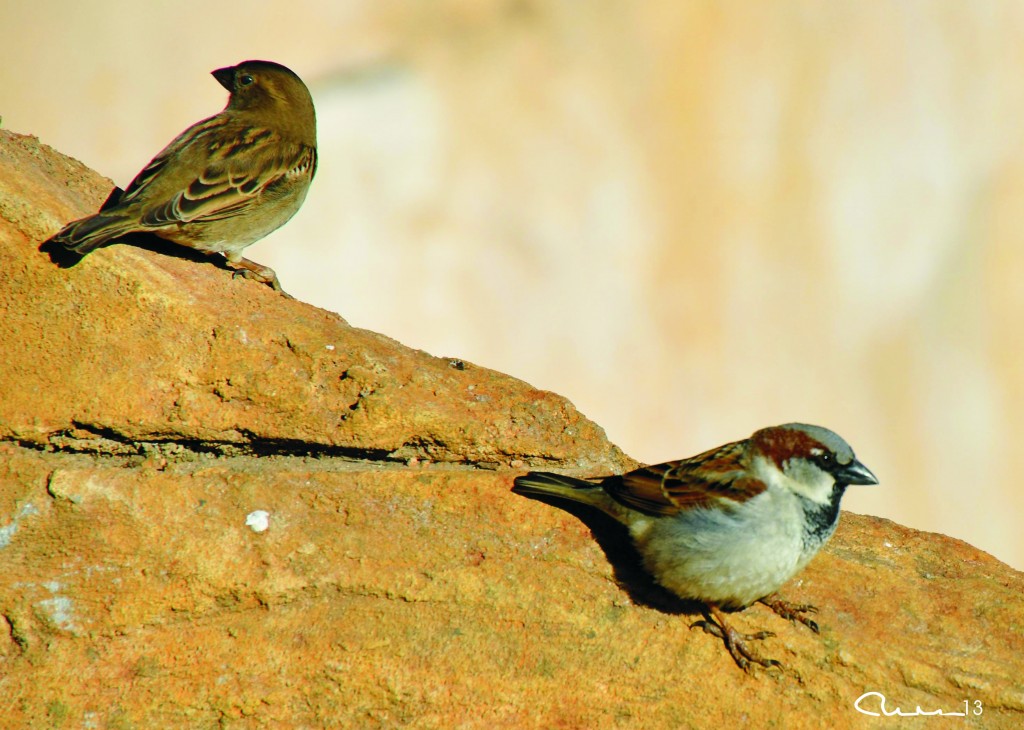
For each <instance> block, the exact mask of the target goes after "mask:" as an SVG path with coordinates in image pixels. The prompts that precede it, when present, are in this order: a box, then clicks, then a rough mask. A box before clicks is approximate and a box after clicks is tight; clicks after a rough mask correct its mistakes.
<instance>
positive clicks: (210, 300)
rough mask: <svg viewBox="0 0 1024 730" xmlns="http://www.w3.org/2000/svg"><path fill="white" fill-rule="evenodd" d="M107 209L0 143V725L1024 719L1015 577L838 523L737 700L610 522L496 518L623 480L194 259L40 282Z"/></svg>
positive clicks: (65, 165)
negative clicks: (65, 244)
mask: <svg viewBox="0 0 1024 730" xmlns="http://www.w3.org/2000/svg"><path fill="white" fill-rule="evenodd" d="M108 186H109V183H105V182H104V181H102V180H101V179H99V178H98V177H96V176H94V175H93V174H92V173H90V172H88V171H87V170H85V169H84V168H82V167H81V166H80V165H77V164H76V163H74V162H72V161H69V160H67V159H66V158H63V157H61V156H60V155H59V154H57V153H55V152H53V151H52V150H50V149H48V148H46V147H45V146H43V145H40V144H38V142H36V141H35V140H33V139H31V138H26V137H20V136H17V135H13V134H10V133H8V132H2V131H0V342H2V343H3V347H4V357H3V358H2V360H0V383H3V389H2V395H0V565H2V566H3V569H2V570H0V717H2V718H3V721H2V722H0V725H3V726H10V727H39V726H60V725H63V726H65V727H79V726H83V725H85V726H97V727H122V726H124V727H210V726H214V725H217V724H221V725H226V726H229V727H295V726H300V727H301V726H305V727H359V728H364V727H396V726H413V727H438V728H449V727H487V728H492V727H509V728H520V727H543V728H605V727H607V728H613V727H614V728H622V727H634V728H679V727H704V726H734V725H744V724H745V725H748V726H751V727H766V726H772V725H780V726H781V725H785V726H786V727H820V726H823V725H826V724H828V725H830V726H832V727H839V728H843V727H861V726H864V725H865V724H866V721H867V718H866V716H865V715H863V714H860V713H858V711H857V710H856V709H855V707H854V704H855V702H856V701H857V698H858V697H860V696H861V695H864V694H865V693H868V692H879V693H882V694H884V695H885V697H886V699H887V705H886V707H887V708H888V709H889V710H892V709H893V708H895V707H896V706H899V707H900V708H902V709H903V710H904V711H905V712H909V711H913V710H914V709H915V708H916V707H917V706H918V705H919V706H920V707H921V709H923V710H928V711H932V710H938V709H942V710H945V711H947V712H956V711H962V710H963V709H964V707H965V705H964V702H968V705H967V707H968V708H970V709H971V711H974V710H975V709H976V708H977V707H980V708H981V710H982V712H983V715H982V716H980V717H972V718H971V720H970V721H971V722H972V723H974V725H975V726H977V727H991V728H1001V727H1006V728H1010V727H1019V726H1020V725H1021V723H1022V722H1024V686H1022V683H1021V677H1022V676H1024V662H1022V659H1021V657H1022V656H1024V633H1022V630H1021V627H1022V626H1024V601H1022V600H1021V596H1022V595H1024V576H1022V575H1021V574H1020V573H1018V572H1015V571H1013V570H1011V569H1010V568H1008V567H1007V566H1005V565H1003V564H1001V563H999V562H998V561H997V560H995V559H994V558H992V557H990V556H988V555H986V554H984V553H982V552H980V551H978V550H976V549H974V548H971V547H970V546H968V545H966V544H964V543H961V542H958V541H956V540H952V539H949V538H946V537H943V536H940V535H931V534H926V533H920V532H915V531H913V530H909V529H906V528H903V527H900V526H898V525H895V524H893V523H891V522H887V521H885V520H880V519H875V518H870V517H861V516H858V515H852V514H844V516H843V519H842V521H841V524H840V527H839V530H838V532H837V534H836V537H835V538H834V539H833V541H832V543H831V544H830V545H829V546H828V547H827V548H826V549H825V550H824V551H823V553H822V555H820V556H819V557H818V558H817V559H816V560H815V561H814V562H813V563H812V564H811V566H810V567H809V568H808V569H807V570H806V571H805V572H804V573H803V574H802V575H800V576H798V577H797V578H796V579H795V580H794V581H793V582H792V583H791V584H790V585H789V586H787V588H786V589H785V595H786V597H788V598H789V599H791V600H796V601H807V602H810V603H813V604H816V605H817V606H818V607H819V608H820V613H819V614H818V615H817V616H816V620H818V623H819V624H820V625H821V627H822V634H821V635H820V636H818V635H814V634H812V633H811V632H809V631H807V630H806V629H805V628H803V627H800V626H793V625H789V624H787V623H786V622H783V621H781V620H780V619H778V618H777V617H776V616H774V615H772V614H771V613H770V612H769V611H768V610H767V609H762V608H760V607H755V608H752V609H750V610H748V611H747V612H745V613H743V614H742V615H740V616H738V617H737V618H736V621H737V625H738V626H739V627H741V628H745V629H748V630H759V629H768V630H772V631H775V632H776V633H777V636H776V637H775V638H773V639H769V640H767V641H766V642H765V644H764V651H765V653H766V654H767V655H769V656H772V657H775V658H777V659H779V660H781V661H782V662H783V663H784V664H785V665H786V671H785V672H784V673H777V672H759V673H757V674H756V675H755V676H753V677H749V676H747V675H745V674H744V673H743V672H741V671H740V670H739V669H737V668H736V666H735V665H734V664H733V663H732V660H731V659H730V658H729V656H728V654H727V653H726V652H725V651H724V649H723V648H722V646H721V645H720V643H719V642H718V641H717V640H715V639H714V638H712V637H710V636H708V635H706V634H704V633H703V632H700V631H691V630H690V628H689V625H690V623H692V622H693V620H694V619H695V617H694V615H692V613H687V611H692V607H687V606H680V605H677V604H674V603H673V602H672V601H668V600H666V599H665V597H664V596H660V595H659V594H658V592H657V591H656V590H655V589H653V588H652V587H651V586H650V585H649V582H648V581H647V580H646V579H645V577H644V576H643V575H642V573H640V572H639V571H638V569H637V567H636V564H635V561H633V560H632V556H631V553H630V550H629V548H628V545H626V543H625V541H624V539H623V536H622V534H621V533H620V532H619V531H617V530H616V529H615V528H614V526H612V525H609V524H608V523H607V522H606V521H603V520H602V519H601V518H600V517H599V516H596V515H590V514H586V513H582V512H581V513H579V515H580V518H582V520H583V521H581V519H580V518H578V517H577V516H574V515H573V514H570V513H569V512H566V511H563V510H560V509H557V508H555V507H552V506H550V505H547V504H543V503H540V502H536V501H531V500H527V499H523V498H521V497H517V496H515V495H512V494H510V493H509V491H508V490H509V487H510V486H511V482H512V477H513V476H514V474H515V473H516V472H515V471H514V470H512V469H510V468H509V466H508V465H509V464H513V463H514V464H516V466H517V468H519V467H522V468H526V467H528V466H531V465H538V464H544V465H547V466H555V467H561V468H572V469H578V470H579V471H580V472H583V473H598V472H604V473H607V472H610V471H616V470H622V469H625V468H629V467H630V466H631V465H632V462H631V461H630V460H629V459H628V458H627V457H625V456H623V455H622V454H621V453H620V452H619V451H618V450H617V449H616V448H615V447H614V446H612V445H611V444H609V443H608V442H607V441H606V440H605V438H604V435H603V432H602V431H601V429H600V428H599V427H597V426H596V425H594V424H593V423H591V422H590V421H588V420H586V419H585V418H583V417H582V416H581V415H580V414H579V413H577V412H576V410H575V409H574V408H573V407H572V406H571V404H569V403H568V402H566V401H565V400H564V399H562V398H560V397H558V396H555V395H553V394H551V393H545V392H541V391H537V390H536V389H533V388H531V387H530V386H528V385H527V384H525V383H522V382H521V381H518V380H515V379H513V378H510V377H507V376H504V375H500V374H498V373H494V372H491V371H488V370H486V369H483V368H479V367H476V366H473V365H472V364H468V363H467V364H465V368H464V369H460V368H458V367H454V366H452V364H451V362H450V361H449V360H447V359H443V358H435V357H432V356H430V355H427V354H426V353H423V352H418V351H414V350H410V349H408V348H405V347H403V346H402V345H400V344H398V343H396V342H394V341H392V340H389V339H388V338H386V337H383V336H381V335H377V334H374V333H371V332H365V331H362V330H358V329H355V328H352V327H349V326H348V325H347V324H346V323H345V322H344V321H343V320H342V319H341V318H340V317H338V316H337V315H334V314H331V313H329V312H324V311H321V310H318V309H315V308H313V307H310V306H307V305H305V304H302V303H301V302H297V301H293V300H288V299H285V298H283V297H281V296H279V295H277V294H275V293H274V292H272V291H270V290H269V289H268V288H267V287H264V286H261V285H259V284H256V283H253V282H248V281H244V280H237V279H232V278H231V276H230V273H229V272H227V271H224V270H221V269H219V268H217V267H216V266H214V265H212V264H210V263H207V262H197V261H192V260H188V259H182V258H175V257H171V256H167V255H164V254H160V253H156V252H154V251H149V250H144V249H139V248H133V247H130V246H126V245H117V246H112V247H109V248H106V249H102V250H100V251H98V252H96V253H94V254H91V255H90V256H88V257H86V258H85V259H84V260H83V261H82V262H81V263H79V264H78V265H77V266H75V267H73V268H70V269H60V268H57V267H56V266H55V265H54V264H53V263H52V262H51V261H50V260H49V259H48V258H47V257H46V256H45V255H44V254H42V253H40V252H39V251H38V250H37V248H38V245H39V243H40V242H41V241H42V240H43V239H44V238H45V237H46V236H47V235H49V234H50V233H52V232H54V231H56V230H57V229H58V228H59V227H60V225H61V224H62V223H63V222H65V221H66V220H68V219H71V218H73V217H75V216H78V215H82V214H84V213H86V212H88V211H89V210H90V209H92V208H94V207H95V206H96V205H98V203H99V202H100V201H101V200H102V199H103V197H104V195H105V194H106V191H107V187H108ZM343 275H349V276H355V275H371V274H370V272H343ZM285 284H287V282H285ZM260 511H262V512H265V513H266V515H258V514H255V513H258V512H260ZM264 519H265V524H266V529H265V530H261V531H257V529H255V528H260V527H262V526H263V523H264ZM247 522H248V523H249V524H247ZM588 527H589V528H590V529H588ZM595 538H596V539H595ZM975 702H978V703H980V704H979V705H974V704H973V703H975ZM872 703H874V704H872ZM878 707H879V704H878V698H877V697H876V696H869V697H868V698H867V699H866V700H865V701H864V703H863V708H864V709H866V710H869V711H871V710H876V711H877V709H878ZM880 722H881V721H880ZM889 722H891V723H892V727H897V726H906V723H908V722H913V723H915V724H916V725H917V726H922V727H923V726H925V725H926V724H929V723H932V724H933V723H936V722H940V723H941V722H943V721H941V720H939V719H937V718H936V719H931V720H921V721H908V720H902V721H900V720H896V719H892V720H890V721H889ZM901 723H902V724H901ZM918 723H919V724H918Z"/></svg>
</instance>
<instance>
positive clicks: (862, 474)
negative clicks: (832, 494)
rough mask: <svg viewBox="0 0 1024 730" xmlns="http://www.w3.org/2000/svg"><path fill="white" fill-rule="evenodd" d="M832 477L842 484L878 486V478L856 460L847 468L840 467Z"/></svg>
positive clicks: (846, 466)
mask: <svg viewBox="0 0 1024 730" xmlns="http://www.w3.org/2000/svg"><path fill="white" fill-rule="evenodd" d="M832 476H834V477H835V478H836V481H837V482H839V483H840V484H878V477H876V476H875V475H874V474H872V473H871V470H870V469H868V468H867V467H866V466H864V465H863V464H861V463H860V462H859V461H857V460H856V459H854V460H853V461H851V462H850V463H849V464H847V465H845V466H840V467H839V468H838V469H836V470H835V471H834V472H832Z"/></svg>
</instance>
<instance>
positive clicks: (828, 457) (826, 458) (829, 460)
mask: <svg viewBox="0 0 1024 730" xmlns="http://www.w3.org/2000/svg"><path fill="white" fill-rule="evenodd" d="M817 462H818V466H820V467H821V468H822V469H825V470H826V471H827V470H829V469H831V468H832V466H833V465H834V464H835V458H834V457H833V456H832V454H830V453H828V452H825V453H824V454H819V455H818V458H817Z"/></svg>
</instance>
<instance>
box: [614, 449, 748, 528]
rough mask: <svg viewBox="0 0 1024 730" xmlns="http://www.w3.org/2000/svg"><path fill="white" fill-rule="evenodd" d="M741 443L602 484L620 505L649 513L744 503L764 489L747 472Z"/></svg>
mask: <svg viewBox="0 0 1024 730" xmlns="http://www.w3.org/2000/svg"><path fill="white" fill-rule="evenodd" d="M744 445H745V442H743V441H737V442H734V443H731V444H726V445H725V446H721V447H719V448H717V449H712V450H711V451H706V452H704V453H703V454H698V455H697V456H692V457H690V458H689V459H681V460H679V461H669V462H666V463H664V464H654V465H652V466H645V467H641V468H640V469H637V470H635V471H631V472H629V473H628V474H623V475H622V476H617V477H609V478H608V479H607V480H605V481H604V482H603V486H604V488H605V490H606V491H607V492H608V493H609V494H611V495H612V496H613V497H614V498H615V499H617V500H619V501H620V502H622V503H623V504H626V505H628V506H630V507H633V508H634V509H638V510H640V511H641V512H646V513H647V514H651V515H671V514H676V513H678V512H681V511H684V510H688V509H695V508H699V507H712V506H720V505H721V504H722V503H723V502H726V503H727V502H728V501H732V502H744V501H746V500H748V499H750V498H751V497H754V496H756V495H758V494H760V493H761V492H763V491H764V490H765V489H767V486H766V485H765V484H764V482H762V481H760V480H758V479H754V478H753V477H750V476H748V475H747V470H746V468H745V466H744V464H743V463H742V456H743V453H744Z"/></svg>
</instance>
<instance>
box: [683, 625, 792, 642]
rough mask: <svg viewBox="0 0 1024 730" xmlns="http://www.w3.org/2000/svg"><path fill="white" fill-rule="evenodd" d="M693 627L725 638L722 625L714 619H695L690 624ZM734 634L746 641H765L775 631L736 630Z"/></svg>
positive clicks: (773, 634)
mask: <svg viewBox="0 0 1024 730" xmlns="http://www.w3.org/2000/svg"><path fill="white" fill-rule="evenodd" d="M690 628H691V629H695V628H701V629H704V632H705V633H708V634H711V635H712V636H715V637H717V638H719V639H725V633H724V632H723V631H722V627H721V626H719V625H718V624H716V623H715V622H714V621H695V622H694V623H692V624H690ZM734 635H735V636H737V637H739V638H740V639H742V640H744V641H763V640H764V639H770V638H771V637H773V636H775V632H774V631H758V632H757V633H756V634H741V633H740V632H738V631H735V632H734Z"/></svg>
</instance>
